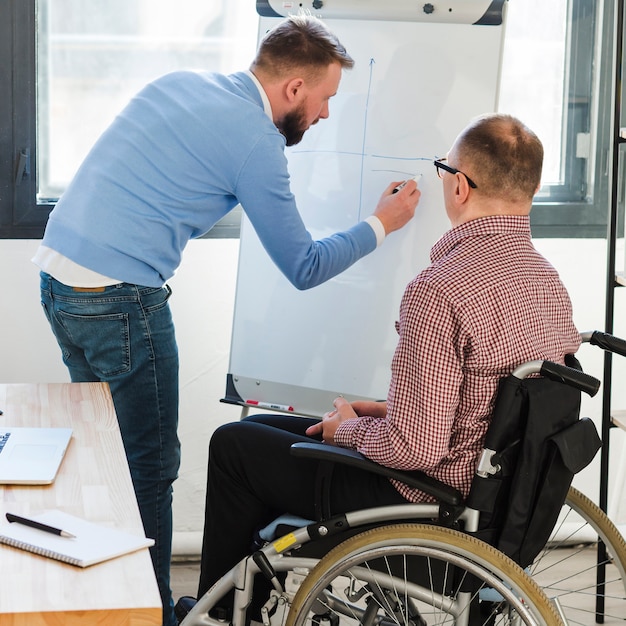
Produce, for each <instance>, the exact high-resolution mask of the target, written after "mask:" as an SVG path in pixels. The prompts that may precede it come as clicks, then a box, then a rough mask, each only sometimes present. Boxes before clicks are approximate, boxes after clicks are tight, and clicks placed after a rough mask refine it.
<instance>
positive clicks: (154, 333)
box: [41, 272, 180, 626]
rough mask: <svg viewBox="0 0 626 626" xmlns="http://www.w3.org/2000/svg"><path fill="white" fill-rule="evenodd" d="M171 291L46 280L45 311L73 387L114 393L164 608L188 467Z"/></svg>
mask: <svg viewBox="0 0 626 626" xmlns="http://www.w3.org/2000/svg"><path fill="white" fill-rule="evenodd" d="M170 294H171V290H170V289H169V287H167V286H165V287H162V288H153V287H140V286H138V285H131V284H128V283H120V284H118V285H113V286H110V287H104V288H103V289H102V290H101V291H93V290H91V291H90V290H83V289H77V288H73V287H68V286H66V285H64V284H62V283H60V282H59V281H57V280H55V279H54V278H52V277H51V276H49V275H48V274H46V273H44V272H42V273H41V303H42V305H43V308H44V311H45V314H46V317H47V318H48V321H49V322H50V326H51V327H52V331H53V333H54V335H55V336H56V339H57V341H58V343H59V346H60V348H61V351H62V353H63V361H64V363H65V365H66V366H67V368H68V370H69V372H70V376H71V379H72V381H73V382H98V381H101V382H107V383H109V386H110V388H111V394H112V396H113V403H114V405H115V411H116V413H117V418H118V421H119V424H120V430H121V433H122V439H123V441H124V448H125V450H126V457H127V459H128V465H129V467H130V474H131V477H132V480H133V486H134V488H135V493H136V495H137V502H138V503H139V511H140V513H141V519H142V521H143V525H144V530H145V532H146V535H147V536H148V537H151V538H153V539H154V540H155V545H154V546H153V547H152V548H151V549H150V554H151V557H152V563H153V565H154V570H155V573H156V576H157V582H158V585H159V591H160V593H161V599H162V602H163V624H164V626H172V625H174V624H176V623H177V621H176V618H175V616H174V607H173V601H172V594H171V591H170V560H171V553H172V483H173V482H174V480H175V479H176V477H177V473H178V468H179V465H180V442H179V441H178V436H177V427H178V347H177V345H176V338H175V334H174V325H173V322H172V316H171V313H170V308H169V304H168V299H169V297H170Z"/></svg>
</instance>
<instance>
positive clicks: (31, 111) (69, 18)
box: [0, 0, 258, 237]
mask: <svg viewBox="0 0 626 626" xmlns="http://www.w3.org/2000/svg"><path fill="white" fill-rule="evenodd" d="M5 2H7V0H5ZM8 5H9V6H10V10H11V11H12V16H11V18H12V19H11V20H8V21H7V20H3V23H2V26H0V29H3V30H6V33H4V34H6V37H2V35H3V33H1V32H0V37H2V42H3V43H1V44H0V46H2V49H1V51H0V55H6V56H0V63H1V64H2V67H3V68H5V67H6V66H7V65H9V66H10V64H11V63H12V64H13V68H14V69H13V72H12V74H11V73H8V74H7V75H6V76H3V75H0V76H1V78H2V84H3V85H5V84H9V85H11V87H12V92H13V94H14V99H13V102H12V103H11V105H9V106H5V109H6V110H2V109H1V108H0V115H2V116H3V117H2V119H3V120H7V122H8V123H7V127H6V128H7V133H6V135H7V136H6V137H4V138H3V141H5V140H8V139H9V136H10V128H11V124H10V120H11V116H12V115H13V117H14V120H15V121H14V125H13V130H14V132H15V139H14V145H13V149H12V151H13V154H14V155H15V156H14V159H15V162H14V164H11V165H10V167H12V168H13V169H14V175H13V181H11V180H10V179H8V180H7V179H5V174H6V173H5V172H3V173H2V177H3V178H2V180H3V181H5V184H6V187H5V189H7V188H8V189H9V190H11V188H14V189H15V201H14V206H13V207H11V206H9V205H8V202H6V201H8V198H9V195H8V194H7V195H6V196H4V195H3V199H2V202H3V205H2V206H1V208H0V210H1V211H2V223H1V225H0V228H1V227H3V228H4V231H5V233H6V232H9V233H11V236H14V237H38V236H41V234H42V233H43V225H44V223H45V219H46V217H47V214H48V212H49V210H50V209H51V208H52V206H54V203H55V202H56V200H57V199H58V198H59V196H60V194H61V193H62V192H63V191H64V189H65V187H66V186H67V184H68V183H69V181H70V180H71V179H72V177H73V175H74V173H75V172H76V169H77V168H78V166H79V165H80V163H81V162H82V160H83V158H84V157H85V155H86V154H87V152H88V150H89V149H90V147H91V146H92V145H93V143H94V142H95V141H96V139H97V138H98V137H99V135H100V134H101V133H102V132H103V131H104V129H105V128H106V127H107V126H108V125H109V123H110V122H111V120H112V119H113V117H114V116H115V115H116V114H117V113H118V112H119V111H120V110H121V109H122V108H123V107H124V106H125V105H126V103H127V102H128V101H129V100H130V98H131V97H132V96H133V95H134V94H135V93H136V92H137V91H139V90H140V89H141V88H142V87H143V86H144V85H145V84H146V83H148V82H149V81H150V80H152V79H154V78H156V77H157V76H160V75H162V74H165V73H167V72H169V71H172V70H176V69H181V68H188V69H189V68H191V69H196V68H202V69H209V70H213V71H219V72H223V73H229V72H233V71H237V70H241V69H244V68H246V67H248V65H249V64H250V61H251V60H252V58H253V56H254V52H255V48H256V41H257V28H258V16H257V14H256V11H255V9H254V3H253V2H250V1H249V0H237V1H235V2H226V0H221V1H219V0H218V1H217V2H207V1H206V0H178V1H177V2H171V1H169V0H91V1H90V2H89V3H85V2H83V0H8ZM4 10H5V9H4V8H3V9H2V11H3V13H4ZM11 22H12V23H13V24H14V25H15V28H14V29H13V31H11V28H10V26H11ZM13 33H14V34H13ZM11 35H12V36H13V37H14V39H13V40H11ZM5 59H6V60H7V61H9V63H4V62H3V60H5ZM2 71H4V69H3V70H0V72H2ZM11 81H12V84H11ZM3 91H4V89H3ZM6 104H7V103H5V105H6ZM2 106H3V105H2V104H0V107H2ZM2 126H3V127H4V123H3V124H2ZM3 153H5V151H4V147H3ZM6 153H9V152H6ZM3 187H4V185H3ZM12 208H13V210H11V209H12ZM216 233H217V236H238V233H239V217H238V215H236V214H235V215H233V213H231V214H230V215H229V216H227V218H225V220H223V221H222V222H221V223H220V225H219V226H216V228H215V229H213V231H211V235H213V236H215V235H216ZM5 236H6V235H5Z"/></svg>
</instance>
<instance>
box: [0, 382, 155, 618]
mask: <svg viewBox="0 0 626 626" xmlns="http://www.w3.org/2000/svg"><path fill="white" fill-rule="evenodd" d="M0 409H1V410H2V411H3V412H4V415H1V416H0V427H2V426H69V427H71V428H73V430H74V432H73V436H72V441H71V442H70V445H69V447H68V449H67V453H66V456H65V459H64V460H63V463H62V464H61V468H60V470H59V474H58V475H57V478H56V480H55V482H54V484H52V485H49V486H43V487H40V486H2V485H0V514H1V515H2V517H3V518H4V514H5V512H6V511H7V510H10V511H11V512H14V513H17V514H23V515H29V514H36V513H39V512H42V511H44V510H46V509H61V510H63V511H66V512H67V513H71V514H73V515H77V516H80V517H83V518H85V519H87V520H90V521H93V522H97V523H100V524H103V525H107V526H114V527H116V528H120V529H123V530H127V531H130V532H136V533H142V534H143V527H142V525H141V519H140V516H139V509H138V507H137V501H136V499H135V494H134V491H133V487H132V483H131V479H130V473H129V470H128V464H127V462H126V456H125V454H124V448H123V445H122V439H121V436H120V431H119V427H118V424H117V418H116V416H115V410H114V408H113V401H112V399H111V394H110V392H109V388H108V386H107V385H106V384H102V383H67V384H60V383H59V384H24V385H20V384H11V385H0ZM161 619H162V617H161V599H160V596H159V592H158V588H157V584H156V580H155V576H154V571H153V569H152V563H151V561H150V555H149V553H148V549H147V548H146V549H144V550H141V551H139V552H135V553H133V554H128V555H125V556H122V557H119V558H117V559H113V560H111V561H107V562H105V563H100V564H98V565H93V566H91V567H87V568H85V569H82V568H78V567H74V566H72V565H67V564H65V563H61V562H59V561H55V560H52V559H48V558H46V557H42V556H38V555H35V554H31V553H29V552H26V551H24V550H19V549H17V548H11V547H9V546H5V545H0V626H9V625H10V626H60V625H63V626H73V625H77V624H81V626H82V625H85V624H103V625H105V624H106V626H118V625H119V626H144V625H146V626H147V625H157V624H161Z"/></svg>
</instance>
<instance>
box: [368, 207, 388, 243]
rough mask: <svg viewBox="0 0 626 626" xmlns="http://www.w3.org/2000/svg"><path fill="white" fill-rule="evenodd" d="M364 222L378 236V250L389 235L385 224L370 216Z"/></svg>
mask: <svg viewBox="0 0 626 626" xmlns="http://www.w3.org/2000/svg"><path fill="white" fill-rule="evenodd" d="M364 221H365V222H367V223H368V224H369V225H370V226H371V227H372V230H373V231H374V234H375V235H376V247H377V248H378V246H380V244H381V243H382V242H383V241H385V237H386V235H387V233H385V227H384V226H383V223H382V222H381V221H380V220H379V219H378V218H377V217H376V216H375V215H370V216H369V217H366V218H365V220H364Z"/></svg>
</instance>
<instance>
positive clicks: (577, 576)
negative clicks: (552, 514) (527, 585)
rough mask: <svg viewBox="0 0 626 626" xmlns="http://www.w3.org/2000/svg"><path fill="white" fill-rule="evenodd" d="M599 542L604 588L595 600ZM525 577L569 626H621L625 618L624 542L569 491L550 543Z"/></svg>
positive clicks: (575, 492)
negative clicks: (607, 625)
mask: <svg viewBox="0 0 626 626" xmlns="http://www.w3.org/2000/svg"><path fill="white" fill-rule="evenodd" d="M598 538H600V539H601V540H602V542H603V543H604V546H605V547H606V559H604V561H603V564H604V567H605V569H604V573H605V581H606V582H605V585H604V588H603V589H601V591H600V594H599V597H598V596H597V594H596V573H597V563H598V557H597V555H598ZM529 573H530V575H531V576H532V577H533V579H534V580H535V581H536V582H537V583H538V584H539V585H540V586H541V588H542V589H543V590H544V592H545V593H546V595H547V596H548V597H549V598H556V599H557V601H558V604H559V605H560V607H561V610H562V612H563V615H564V616H565V617H566V618H567V621H568V623H570V624H593V623H594V621H597V623H605V622H606V623H611V624H612V623H614V621H615V623H616V622H620V623H622V622H623V620H624V616H626V542H624V538H623V537H622V535H621V533H620V532H619V530H617V528H616V527H615V525H614V524H613V523H612V522H611V520H609V518H608V517H607V516H606V514H605V513H604V512H603V511H602V509H600V508H599V507H598V506H596V505H595V504H594V503H593V502H592V501H591V500H589V498H587V497H586V496H584V495H583V494H582V493H580V491H578V490H577V489H574V488H571V489H570V490H569V492H568V495H567V499H566V501H565V505H564V507H563V511H562V513H561V515H560V517H559V520H558V522H557V525H556V527H555V529H554V531H553V533H552V537H551V538H550V539H549V540H548V543H547V545H546V547H545V548H544V550H543V552H542V553H541V554H539V555H538V557H537V558H536V559H535V561H534V563H533V564H532V565H531V566H530V569H529ZM598 600H599V602H600V604H599V605H598V604H597V602H598ZM596 613H598V615H596ZM603 620H604V621H603ZM613 620H614V621H613Z"/></svg>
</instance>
